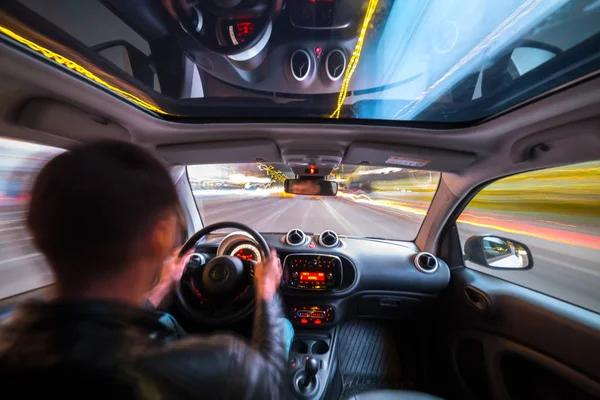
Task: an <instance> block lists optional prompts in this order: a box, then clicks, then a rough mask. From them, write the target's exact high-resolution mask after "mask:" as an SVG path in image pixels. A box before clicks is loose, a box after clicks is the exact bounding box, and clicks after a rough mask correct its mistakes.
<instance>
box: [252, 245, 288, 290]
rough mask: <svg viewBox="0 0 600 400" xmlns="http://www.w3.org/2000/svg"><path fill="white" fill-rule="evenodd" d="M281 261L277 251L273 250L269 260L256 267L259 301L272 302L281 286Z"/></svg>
mask: <svg viewBox="0 0 600 400" xmlns="http://www.w3.org/2000/svg"><path fill="white" fill-rule="evenodd" d="M282 273H283V272H282V268H281V260H280V259H279V256H277V252H276V251H275V250H271V254H270V255H269V258H267V259H266V260H264V261H262V262H259V263H257V264H256V266H255V267H254V281H255V283H256V297H257V298H258V299H259V300H265V301H270V300H271V299H272V298H273V296H274V295H275V292H277V289H278V288H279V285H280V284H281V275H282Z"/></svg>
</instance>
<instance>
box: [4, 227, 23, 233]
mask: <svg viewBox="0 0 600 400" xmlns="http://www.w3.org/2000/svg"><path fill="white" fill-rule="evenodd" d="M17 229H25V226H13V227H12V228H2V229H0V232H6V231H14V230H17Z"/></svg>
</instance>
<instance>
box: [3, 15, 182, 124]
mask: <svg viewBox="0 0 600 400" xmlns="http://www.w3.org/2000/svg"><path fill="white" fill-rule="evenodd" d="M0 33H1V34H2V35H4V36H5V37H8V38H10V39H13V40H15V41H17V42H19V43H21V44H23V45H25V46H27V47H29V48H30V49H31V50H33V51H35V52H36V53H37V54H41V55H43V56H44V57H46V59H48V60H52V61H54V62H56V63H57V64H59V65H61V66H64V67H66V68H68V69H69V70H71V71H75V72H77V73H78V74H80V75H83V76H84V77H86V78H88V79H90V80H92V81H94V82H95V83H97V84H98V85H100V86H103V87H104V88H106V89H109V90H110V91H112V92H114V93H116V94H118V95H120V96H122V97H124V98H126V99H127V100H129V101H131V102H132V103H135V104H136V105H138V106H140V107H142V108H145V109H146V110H149V111H154V112H156V113H159V114H163V115H171V116H175V114H170V113H168V112H166V111H163V110H161V109H160V108H158V107H157V106H155V105H153V104H150V103H148V102H146V101H144V100H142V99H140V98H139V97H137V96H135V95H133V94H131V93H129V92H126V91H125V90H122V89H119V88H117V87H115V86H113V85H111V84H110V83H108V82H106V81H105V80H104V79H102V78H100V77H98V76H96V75H95V74H94V73H92V72H91V71H89V70H88V69H86V68H84V67H82V66H81V65H79V64H77V63H76V62H75V61H72V60H70V59H68V58H67V57H65V56H62V55H60V54H58V53H55V52H53V51H52V50H49V49H47V48H45V47H42V46H40V45H39V44H37V43H34V42H32V41H31V40H28V39H26V38H24V37H22V36H20V35H18V34H16V33H15V32H13V31H11V30H10V29H7V28H5V27H4V26H1V25H0Z"/></svg>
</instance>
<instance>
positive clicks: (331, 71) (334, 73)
mask: <svg viewBox="0 0 600 400" xmlns="http://www.w3.org/2000/svg"><path fill="white" fill-rule="evenodd" d="M325 71H326V72H327V76H328V77H329V79H331V80H332V81H337V80H338V79H340V78H341V77H342V76H343V75H344V71H346V54H344V52H343V51H342V50H340V49H335V50H332V51H331V52H330V53H329V54H327V58H326V59H325Z"/></svg>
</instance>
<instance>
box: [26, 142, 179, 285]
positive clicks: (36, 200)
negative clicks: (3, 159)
mask: <svg viewBox="0 0 600 400" xmlns="http://www.w3.org/2000/svg"><path fill="white" fill-rule="evenodd" d="M177 216H178V197H177V192H176V190H175V187H174V185H173V182H172V180H171V177H170V175H169V172H168V171H167V170H166V169H165V167H164V166H163V165H162V164H161V163H160V162H159V161H158V160H157V159H155V158H154V157H153V156H152V155H150V154H149V153H147V152H146V151H145V150H143V149H142V148H140V147H137V146H135V145H132V144H129V143H125V142H116V141H103V142H96V143H91V144H85V145H82V146H80V147H77V148H74V149H72V150H70V151H67V152H65V153H62V154H60V155H59V156H57V157H56V158H54V159H52V160H51V161H50V162H49V163H48V164H46V166H45V167H44V168H43V169H42V170H41V171H40V173H39V175H38V177H37V179H36V181H35V184H34V186H33V191H32V195H31V204H30V209H29V214H28V216H27V224H28V226H29V229H30V230H31V232H32V234H33V240H34V243H35V245H36V246H37V247H38V248H39V250H40V251H41V252H42V253H43V254H44V255H45V256H46V258H47V260H48V262H49V264H50V266H51V268H52V270H53V272H54V273H55V276H56V279H57V282H58V284H59V288H60V287H62V288H63V289H65V288H66V289H67V290H68V289H69V287H77V286H79V287H85V286H86V285H87V286H89V285H90V284H93V283H94V282H97V281H101V280H103V279H105V280H106V279H108V280H110V279H115V278H116V277H119V276H122V275H123V273H124V271H127V270H128V269H131V268H134V267H135V266H137V268H140V271H136V273H137V272H139V275H141V276H139V279H140V280H143V281H144V282H145V281H148V282H147V283H148V284H151V281H152V280H153V278H154V277H155V276H156V275H157V273H158V272H159V271H160V268H161V266H162V262H163V260H164V259H165V257H166V256H167V254H168V253H169V252H170V250H171V249H172V248H173V246H174V241H175V234H176V231H177V224H178V218H177ZM141 265H142V266H143V269H142V268H141V267H139V266H141Z"/></svg>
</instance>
